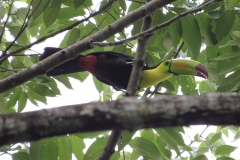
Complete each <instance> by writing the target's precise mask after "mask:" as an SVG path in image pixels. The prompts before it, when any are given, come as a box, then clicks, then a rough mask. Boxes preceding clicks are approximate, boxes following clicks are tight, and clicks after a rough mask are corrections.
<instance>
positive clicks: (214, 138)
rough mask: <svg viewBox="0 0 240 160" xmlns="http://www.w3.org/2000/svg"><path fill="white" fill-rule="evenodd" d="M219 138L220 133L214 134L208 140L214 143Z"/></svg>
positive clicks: (220, 136)
mask: <svg viewBox="0 0 240 160" xmlns="http://www.w3.org/2000/svg"><path fill="white" fill-rule="evenodd" d="M220 138H222V132H219V133H216V134H214V135H213V136H212V138H211V139H210V142H211V143H215V142H216V141H217V140H219V139H220Z"/></svg>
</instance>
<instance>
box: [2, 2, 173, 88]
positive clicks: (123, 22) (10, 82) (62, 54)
mask: <svg viewBox="0 0 240 160" xmlns="http://www.w3.org/2000/svg"><path fill="white" fill-rule="evenodd" d="M173 1H175V0H153V1H151V2H149V3H147V4H145V5H143V6H141V7H139V8H137V9H136V10H134V11H132V12H130V13H129V14H128V15H126V16H124V17H122V18H121V19H119V20H117V21H115V22H114V23H112V24H111V25H109V26H108V27H106V28H104V29H102V30H100V31H98V32H96V33H95V34H93V35H91V36H89V37H86V38H85V39H83V40H81V41H79V42H77V43H75V44H73V45H71V46H69V47H67V48H65V49H64V51H59V52H58V53H56V54H54V55H52V56H50V57H49V58H46V59H44V60H43V61H41V62H39V63H37V64H35V65H33V66H31V67H29V68H27V69H26V70H24V71H21V72H19V73H17V74H15V75H12V76H9V77H7V78H5V79H3V80H1V81H0V93H2V92H4V91H6V90H8V89H11V88H13V87H16V86H18V85H20V84H23V83H24V82H26V81H28V80H30V79H32V78H34V77H36V76H38V75H41V74H44V73H45V72H46V71H48V70H50V69H52V68H53V67H55V66H57V65H59V64H61V63H63V62H66V61H67V60H70V59H72V58H75V57H76V56H78V55H79V53H81V52H83V51H86V50H88V49H90V48H91V47H90V45H89V42H91V41H103V40H105V39H107V38H109V37H111V36H113V35H114V34H116V33H118V32H121V31H122V30H123V29H124V28H125V27H126V26H128V25H130V24H132V23H133V22H135V21H137V20H139V19H141V18H142V17H145V16H147V15H149V14H151V13H153V12H154V11H155V10H157V9H158V8H160V7H162V6H164V5H166V4H168V3H171V2H173Z"/></svg>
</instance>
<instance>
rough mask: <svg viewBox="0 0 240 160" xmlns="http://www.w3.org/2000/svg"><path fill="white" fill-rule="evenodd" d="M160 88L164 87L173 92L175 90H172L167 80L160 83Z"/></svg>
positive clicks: (172, 87)
mask: <svg viewBox="0 0 240 160" xmlns="http://www.w3.org/2000/svg"><path fill="white" fill-rule="evenodd" d="M161 87H164V88H166V89H167V90H170V91H175V88H174V86H173V84H172V83H171V82H170V81H168V80H165V81H163V82H162V83H161Z"/></svg>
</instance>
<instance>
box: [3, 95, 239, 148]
mask: <svg viewBox="0 0 240 160" xmlns="http://www.w3.org/2000/svg"><path fill="white" fill-rule="evenodd" d="M239 114H240V95H237V94H205V95H184V96H178V95H162V96H158V97H155V98H152V99H149V98H146V99H137V98H133V97H132V98H124V99H121V100H116V101H108V102H93V103H87V104H80V105H71V106H64V107H59V108H52V109H44V110H40V111H34V112H27V113H21V114H12V115H1V116H0V145H5V144H10V143H17V142H24V141H32V140H38V139H40V138H45V137H50V136H57V135H64V134H67V133H76V132H87V131H97V130H112V129H114V130H122V129H125V130H130V131H132V130H137V129H143V128H151V127H166V126H167V127H173V126H183V125H197V124H212V125H240V116H239ZM70 124H71V125H70ZM76 126H78V127H76Z"/></svg>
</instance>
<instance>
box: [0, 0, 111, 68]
mask: <svg viewBox="0 0 240 160" xmlns="http://www.w3.org/2000/svg"><path fill="white" fill-rule="evenodd" d="M114 2H115V0H109V2H108V3H107V4H106V5H105V6H103V7H102V8H100V9H99V10H98V11H96V12H94V13H92V14H90V15H89V16H88V17H86V18H84V19H82V20H80V21H78V22H76V23H73V24H71V25H70V26H68V27H66V28H63V29H60V30H58V31H56V32H53V33H51V34H49V35H47V36H44V37H41V38H39V39H38V40H36V41H35V42H33V43H31V44H29V45H26V46H23V47H22V48H19V49H17V50H15V51H12V52H10V53H9V54H6V55H5V56H4V57H1V59H0V64H2V63H3V62H4V61H5V60H6V59H7V58H8V57H10V56H13V55H15V54H17V53H19V52H21V51H23V50H26V49H28V48H30V47H32V46H34V45H35V44H38V43H40V42H42V41H44V40H46V39H48V38H50V37H54V36H56V35H57V34H59V33H62V32H64V31H67V30H70V29H72V28H73V27H75V26H77V25H79V24H81V23H83V22H85V21H88V20H89V19H90V18H92V17H94V16H96V15H98V14H100V13H102V12H103V11H104V10H106V9H107V8H108V7H110V6H111V5H112V4H113V3H114Z"/></svg>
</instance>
